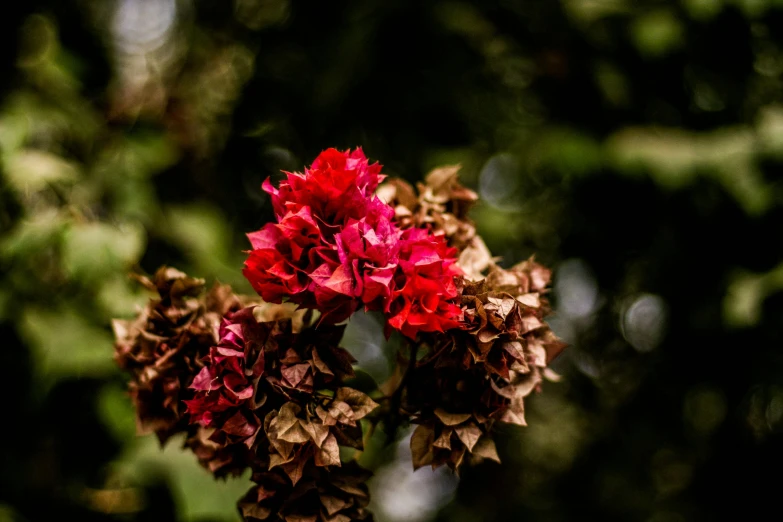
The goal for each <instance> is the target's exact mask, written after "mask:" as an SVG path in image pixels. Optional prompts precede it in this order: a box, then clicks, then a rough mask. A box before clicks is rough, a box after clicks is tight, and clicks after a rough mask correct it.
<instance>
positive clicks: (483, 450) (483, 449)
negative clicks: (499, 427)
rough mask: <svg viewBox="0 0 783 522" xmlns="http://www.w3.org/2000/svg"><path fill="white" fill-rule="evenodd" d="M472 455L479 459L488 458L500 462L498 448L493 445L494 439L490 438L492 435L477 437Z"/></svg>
mask: <svg viewBox="0 0 783 522" xmlns="http://www.w3.org/2000/svg"><path fill="white" fill-rule="evenodd" d="M473 456H474V457H478V458H479V459H489V460H494V461H495V462H500V457H499V456H498V450H497V448H496V447H495V441H494V440H492V437H490V436H489V435H485V436H484V437H482V438H481V439H479V441H478V443H476V445H475V446H474V448H473Z"/></svg>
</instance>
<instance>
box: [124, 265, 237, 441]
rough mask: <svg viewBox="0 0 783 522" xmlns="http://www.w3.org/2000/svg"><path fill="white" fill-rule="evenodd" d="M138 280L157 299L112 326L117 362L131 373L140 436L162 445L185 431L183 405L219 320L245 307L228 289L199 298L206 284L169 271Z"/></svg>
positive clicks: (214, 290)
mask: <svg viewBox="0 0 783 522" xmlns="http://www.w3.org/2000/svg"><path fill="white" fill-rule="evenodd" d="M139 280H140V282H141V283H142V284H143V285H144V286H145V287H147V288H148V289H149V290H151V291H154V292H156V293H157V294H158V299H152V300H150V302H149V304H148V305H147V306H146V307H145V308H144V309H143V310H141V312H140V313H139V315H138V316H137V317H136V319H134V320H132V321H122V320H118V319H116V320H114V321H113V323H112V326H113V328H114V334H115V337H116V339H117V342H116V343H115V360H116V361H117V364H118V365H119V366H120V367H121V368H123V369H125V370H127V371H128V372H129V373H130V374H131V380H130V384H129V389H130V395H131V398H132V400H133V403H134V406H135V409H136V424H137V427H138V431H139V432H140V433H153V432H154V433H155V434H156V435H157V436H158V438H159V439H160V441H161V443H164V442H166V440H168V439H169V437H171V436H172V435H173V434H175V433H178V432H180V431H184V430H185V429H186V428H187V422H186V421H185V420H184V419H183V412H184V407H183V404H182V400H183V399H187V398H189V397H190V391H189V390H188V386H189V385H190V381H191V380H192V379H193V376H194V375H195V374H196V373H198V371H199V370H200V368H201V366H202V362H201V358H202V357H203V356H204V355H206V353H207V352H208V351H209V348H210V346H212V345H213V344H214V343H215V341H216V340H217V330H218V324H219V323H220V320H221V317H222V316H223V315H224V314H225V313H227V312H229V311H231V310H235V309H238V308H239V307H240V306H241V305H240V301H239V298H237V296H235V295H234V294H232V293H231V289H230V288H229V287H228V286H224V285H215V286H214V287H213V288H212V290H211V291H210V292H209V294H208V295H207V296H206V298H203V297H202V298H198V296H200V295H201V294H202V293H203V290H204V280H202V279H193V278H191V277H188V276H187V275H186V274H184V273H182V272H180V271H178V270H176V269H174V268H170V267H162V268H160V269H159V270H158V271H157V272H156V273H155V276H154V277H153V278H152V279H148V278H146V277H142V278H139Z"/></svg>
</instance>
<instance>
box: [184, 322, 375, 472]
mask: <svg viewBox="0 0 783 522" xmlns="http://www.w3.org/2000/svg"><path fill="white" fill-rule="evenodd" d="M254 311H255V307H248V308H243V309H241V310H238V311H236V312H233V313H229V314H228V315H226V317H225V318H224V319H223V322H222V324H221V326H220V340H219V342H218V343H217V344H216V345H215V346H213V347H212V348H211V349H210V352H209V354H208V356H207V357H205V359H204V361H203V362H204V367H203V368H202V369H201V370H200V372H199V373H198V375H196V377H195V378H194V379H193V382H192V384H191V388H192V389H193V390H194V391H195V394H194V397H193V398H192V399H191V400H188V401H185V404H186V405H187V413H188V414H189V416H190V422H192V423H197V424H199V425H200V426H201V427H202V428H204V429H207V430H210V436H209V439H208V440H209V441H210V442H212V443H214V444H216V445H217V447H219V448H221V449H225V450H226V451H224V452H223V454H222V455H220V457H222V456H224V455H225V454H226V453H230V454H231V455H233V456H234V457H235V458H238V459H240V460H237V461H234V462H232V463H231V465H232V467H233V468H235V469H236V468H238V469H243V467H244V466H251V467H253V469H259V468H260V469H273V468H276V467H278V466H279V467H280V469H282V470H283V471H284V472H285V474H286V475H287V476H288V478H289V479H290V481H291V482H292V484H293V485H295V484H296V483H297V482H298V480H299V479H300V478H301V476H302V473H303V470H304V469H305V467H306V466H307V465H308V463H310V462H311V461H312V462H313V463H314V464H315V466H317V467H324V466H339V465H340V456H339V444H344V445H346V444H347V445H352V446H361V430H360V428H359V426H358V424H357V422H356V421H358V420H359V419H361V418H363V417H364V416H365V415H367V414H368V413H369V412H370V411H372V410H373V409H374V408H375V407H376V406H377V404H375V402H373V400H372V399H370V398H369V397H368V396H367V395H365V394H364V393H362V392H359V391H357V390H353V389H351V388H347V387H344V386H342V383H343V381H344V380H345V379H346V378H349V377H351V376H352V375H353V369H352V366H351V364H352V363H353V362H354V359H353V357H352V356H351V355H350V354H349V353H348V352H347V351H345V350H344V349H343V348H340V347H339V346H338V343H339V341H340V338H341V337H342V331H343V329H344V327H340V326H320V327H319V328H317V329H315V328H313V327H312V326H310V325H306V326H305V327H304V328H303V329H302V330H301V331H299V332H295V331H294V330H293V327H292V322H291V320H290V319H281V320H276V321H259V320H258V319H257V317H256V316H255V315H254ZM207 457H208V458H209V457H212V455H207ZM204 464H205V465H207V466H208V467H209V468H210V469H213V470H214V469H217V468H218V466H217V464H212V465H211V463H210V461H207V462H204ZM220 464H222V460H221V461H220Z"/></svg>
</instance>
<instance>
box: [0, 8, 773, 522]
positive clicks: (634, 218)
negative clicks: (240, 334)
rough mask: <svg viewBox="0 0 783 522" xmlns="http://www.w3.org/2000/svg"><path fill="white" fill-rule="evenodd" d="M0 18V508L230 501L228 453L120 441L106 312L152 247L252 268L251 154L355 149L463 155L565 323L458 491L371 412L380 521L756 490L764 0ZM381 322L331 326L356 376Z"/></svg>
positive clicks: (702, 516)
mask: <svg viewBox="0 0 783 522" xmlns="http://www.w3.org/2000/svg"><path fill="white" fill-rule="evenodd" d="M2 23H3V24H4V25H3V30H2V31H0V34H1V35H2V38H4V39H5V40H4V42H3V43H4V45H2V46H0V67H1V68H2V74H0V93H2V94H1V96H2V98H1V99H0V165H1V168H0V179H2V185H1V186H0V267H2V270H1V271H0V333H2V335H3V337H2V339H3V340H2V348H0V363H2V364H3V366H2V367H3V368H4V369H5V370H6V371H5V374H7V375H10V379H8V378H5V379H3V380H2V381H0V382H2V384H1V385H0V388H1V389H2V390H3V391H4V392H5V393H4V395H3V396H4V397H6V398H7V409H8V411H7V412H6V416H5V420H4V423H3V424H4V428H5V429H4V430H2V432H3V434H2V435H1V436H0V437H2V439H1V440H0V442H1V443H2V446H0V447H2V449H0V464H2V465H1V466H0V520H52V519H54V518H55V516H56V517H57V518H61V517H65V518H69V517H74V518H75V519H78V520H105V519H107V518H108V519H123V520H183V521H190V520H236V519H237V515H236V513H235V511H234V502H235V500H236V498H238V497H239V496H240V495H241V494H242V493H243V492H244V491H245V489H246V487H247V477H244V478H243V479H240V480H236V481H229V482H226V483H215V482H214V481H213V480H212V479H211V478H210V477H209V475H208V474H207V473H206V472H205V471H203V470H200V469H199V468H198V465H197V464H196V461H195V459H194V458H193V457H192V455H190V454H188V453H184V452H182V451H180V449H179V442H178V441H172V442H171V443H169V445H168V446H167V447H166V448H165V450H163V451H160V450H159V449H158V447H157V442H156V441H154V440H151V439H150V438H138V437H136V436H135V427H134V425H133V414H132V411H131V409H130V403H129V401H128V400H127V397H126V396H125V395H124V377H123V376H122V375H121V374H120V373H119V372H118V371H117V370H116V369H115V367H114V364H113V362H112V348H111V344H112V338H111V331H110V328H109V322H110V319H111V318H112V317H127V316H131V315H132V314H133V313H134V311H135V309H136V307H138V306H139V305H141V304H143V303H144V302H145V300H146V299H147V298H148V295H146V294H145V293H144V292H142V291H141V290H140V289H139V288H138V287H137V286H136V285H134V284H133V282H132V281H131V280H130V279H129V278H128V277H127V275H128V273H129V272H131V271H139V270H141V271H147V272H150V271H153V270H154V269H155V268H156V267H157V266H158V265H160V264H163V263H167V264H172V265H174V266H177V267H179V268H181V269H183V270H186V271H188V272H190V273H192V274H194V275H198V276H203V277H206V278H207V279H208V280H214V279H218V280H220V281H222V282H226V283H230V284H232V285H234V287H235V288H236V289H237V290H238V291H240V292H246V293H249V292H250V288H249V286H248V285H247V283H245V282H244V280H243V278H242V276H241V271H240V268H241V265H242V261H243V253H242V250H243V249H244V248H246V244H245V240H244V238H243V233H244V232H246V231H250V230H254V229H257V228H258V227H260V226H261V225H262V224H263V223H264V222H266V221H267V220H269V219H270V218H271V209H270V206H269V204H268V202H267V199H266V197H265V196H264V194H263V193H262V192H261V191H260V188H259V187H260V183H261V181H262V180H263V179H264V178H266V177H267V176H271V177H272V178H273V179H274V178H276V177H277V176H279V175H280V174H279V172H280V170H298V169H301V168H302V166H303V165H304V164H305V163H307V162H309V161H310V160H311V159H312V158H313V157H314V156H315V155H316V154H317V153H318V152H319V151H320V150H321V149H323V148H326V147H329V146H337V147H340V148H347V147H354V146H357V145H361V146H363V147H364V149H365V152H366V153H367V155H368V156H369V157H371V158H373V159H377V160H379V161H380V162H382V163H383V164H384V165H385V171H386V173H387V174H390V175H398V176H402V177H405V178H407V179H409V180H411V181H415V180H418V179H420V178H421V177H422V175H423V174H424V173H425V172H427V170H428V169H430V168H433V167H435V166H437V165H442V164H449V163H461V164H462V166H463V169H462V173H461V175H462V179H463V181H464V183H465V184H467V185H469V186H471V187H473V188H476V189H477V190H478V192H479V193H480V195H481V197H482V202H481V203H480V204H479V205H478V206H477V207H476V209H475V210H474V213H473V217H474V219H475V220H476V222H477V224H478V228H479V232H480V233H481V234H482V235H483V236H484V238H485V240H486V242H487V244H488V245H489V247H490V249H491V250H492V251H493V253H494V254H496V255H499V256H502V258H503V260H504V261H503V262H504V263H513V262H515V261H517V260H520V259H522V258H525V257H527V256H529V255H531V254H533V253H537V256H538V259H539V260H541V261H543V262H545V263H549V264H553V265H554V266H555V268H556V269H557V271H556V283H555V291H554V294H553V295H554V298H555V301H556V305H557V310H558V313H557V315H556V316H555V317H554V318H553V319H552V324H553V327H554V328H555V329H556V330H557V331H558V332H559V333H560V334H561V335H562V336H563V337H564V338H566V340H568V341H569V342H571V343H572V347H571V348H570V349H569V350H568V351H567V352H566V353H565V354H564V355H563V356H562V357H561V358H560V359H559V360H558V362H557V365H556V369H557V370H558V371H559V372H561V373H562V374H563V379H562V380H561V381H560V382H559V383H557V384H554V383H548V384H546V386H545V389H544V392H545V393H543V394H542V395H540V396H537V397H535V398H534V399H533V400H532V401H531V404H530V412H529V415H528V422H529V423H530V426H529V427H528V428H526V429H524V430H512V429H508V430H506V431H505V432H504V433H503V443H502V444H501V447H500V450H501V456H502V457H503V460H504V465H503V466H501V467H495V466H493V465H484V466H481V467H478V468H475V469H470V470H468V471H467V472H466V473H465V474H464V476H463V477H462V482H461V484H460V486H459V487H458V488H457V491H456V497H454V498H452V496H453V495H452V493H453V490H454V487H455V484H454V482H453V481H451V480H450V479H449V477H444V476H443V474H436V475H427V474H428V473H429V471H427V470H422V471H419V472H417V473H416V474H415V475H413V474H411V473H410V472H408V471H405V470H404V469H403V468H399V465H398V464H399V463H398V460H397V459H400V460H404V459H405V457H406V455H405V444H404V442H402V443H401V444H400V445H398V446H391V447H388V446H385V445H384V444H383V439H384V434H382V433H378V434H376V435H375V436H374V438H373V439H371V440H370V442H369V449H368V451H366V452H365V454H363V455H362V459H363V461H364V462H365V463H366V464H368V465H370V466H372V467H374V468H376V470H377V472H378V479H377V481H376V483H375V484H376V485H377V487H381V486H383V487H386V488H393V487H394V488H398V489H395V490H394V492H393V493H389V492H381V493H380V494H379V492H378V491H376V492H375V495H376V499H378V500H377V501H376V511H377V513H378V518H379V519H381V520H382V521H389V522H391V521H394V520H400V519H407V520H425V519H427V518H431V517H439V518H440V519H442V520H452V521H465V522H468V521H473V520H482V521H483V520H498V521H504V520H509V521H510V520H518V519H520V518H522V519H530V520H547V521H556V520H571V519H576V518H577V517H579V518H584V517H588V518H596V519H601V520H624V521H625V520H640V521H641V520H644V521H655V522H662V521H669V520H672V521H674V520H715V519H721V518H722V517H723V516H724V515H725V513H727V512H728V510H730V509H735V508H739V507H741V508H742V509H743V510H744V512H745V513H746V515H747V516H748V517H751V516H753V514H754V513H756V512H759V513H761V512H763V511H764V510H766V509H774V508H775V507H776V505H777V504H776V502H775V501H776V489H775V488H776V485H777V481H776V480H774V479H773V480H771V481H767V480H766V479H765V478H763V477H764V475H765V474H771V475H772V476H776V475H775V473H777V470H778V469H779V467H778V464H780V463H781V460H782V459H783V446H781V444H782V441H781V437H782V435H781V434H783V359H782V358H781V356H780V353H781V352H780V342H781V337H780V326H781V324H783V243H782V242H781V241H780V239H781V235H780V234H781V224H783V183H782V182H781V180H782V179H783V99H781V92H783V91H782V89H783V39H782V38H783V37H782V36H781V35H783V2H780V1H777V0H682V1H677V0H640V1H634V2H631V1H629V0H562V1H554V0H529V1H524V2H523V1H505V0H497V1H490V2H478V1H456V0H440V1H433V2H413V1H400V2H392V3H390V2H381V1H380V0H368V1H362V2H346V3H343V4H340V5H334V4H329V3H324V4H305V3H295V2H289V1H286V0H233V1H228V2H208V1H202V0H176V1H175V0H145V1H133V0H113V1H111V2H103V1H97V0H94V1H93V0H66V1H51V0H50V1H46V0H33V1H30V2H26V3H24V5H19V6H14V7H12V8H8V11H7V13H6V15H5V16H4V17H3V21H2ZM391 342H392V343H393V342H394V339H392V341H391ZM384 343H385V341H384V340H383V336H382V334H381V331H380V325H379V324H377V322H376V321H375V319H374V318H373V317H372V316H370V315H367V316H365V315H360V316H357V317H356V318H355V319H354V320H353V321H352V323H351V324H350V326H349V332H348V334H347V336H346V340H345V344H346V346H347V347H348V348H349V349H351V350H352V351H354V353H355V354H356V356H357V357H358V359H359V364H360V367H361V368H362V370H363V371H364V372H366V375H367V376H370V377H372V378H374V379H375V380H376V381H382V380H383V379H384V378H385V377H386V376H388V374H389V372H390V371H391V369H392V368H393V363H394V360H393V350H391V348H392V347H391V346H389V345H385V344H384ZM384 346H385V349H384ZM362 375H365V374H362ZM368 378H369V377H368ZM395 466H397V467H395ZM400 505H407V506H412V507H411V508H410V510H409V511H404V510H403V511H400V509H401V508H400ZM395 506H396V507H395ZM437 507H442V508H443V509H442V510H441V511H440V514H438V513H437V510H436V508H437Z"/></svg>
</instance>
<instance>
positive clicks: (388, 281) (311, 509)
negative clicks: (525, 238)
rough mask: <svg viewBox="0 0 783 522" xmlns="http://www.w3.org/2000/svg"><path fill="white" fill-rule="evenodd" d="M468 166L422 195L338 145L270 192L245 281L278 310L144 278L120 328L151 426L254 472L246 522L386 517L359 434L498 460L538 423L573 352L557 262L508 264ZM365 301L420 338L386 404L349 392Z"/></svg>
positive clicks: (215, 464)
mask: <svg viewBox="0 0 783 522" xmlns="http://www.w3.org/2000/svg"><path fill="white" fill-rule="evenodd" d="M458 170H459V169H458V167H443V168H440V169H436V170H434V171H433V172H431V173H430V174H429V175H428V176H427V177H426V180H425V182H424V183H420V184H418V186H417V189H414V188H413V187H412V186H411V185H409V184H407V183H405V182H403V181H401V180H389V181H386V182H384V183H383V184H381V182H383V181H384V176H383V175H382V174H381V167H380V165H378V164H377V163H376V164H370V163H369V162H368V160H367V158H366V157H365V156H364V154H363V153H362V151H361V149H357V150H354V151H345V152H340V151H337V150H335V149H329V150H326V151H324V152H323V153H321V154H320V155H319V156H318V158H316V159H315V161H314V162H313V163H312V165H311V166H310V167H309V168H306V169H305V170H304V173H287V175H286V178H285V179H284V180H283V181H282V182H280V183H279V185H278V186H277V187H275V186H274V185H272V183H270V182H269V180H267V181H266V182H264V184H263V189H264V190H265V191H266V192H267V193H268V194H269V195H270V196H271V200H272V207H273V209H274V213H275V222H274V223H268V224H266V225H265V226H264V227H263V228H261V229H260V230H258V231H256V232H253V233H251V234H248V238H249V239H250V243H251V245H252V250H251V251H249V252H248V257H247V260H246V261H245V267H244V271H243V273H244V275H245V277H246V278H247V279H248V281H249V282H250V283H251V285H252V287H253V288H254V289H255V290H256V292H257V293H258V294H259V295H260V296H261V298H262V299H263V301H260V300H259V299H258V298H249V297H243V296H238V295H235V294H233V293H232V292H231V289H230V288H229V287H227V286H222V285H215V286H214V287H213V289H212V290H211V291H210V292H209V293H208V294H207V295H206V296H205V297H201V295H202V290H203V286H204V282H203V281H202V280H198V279H192V278H190V277H188V276H186V275H185V274H183V273H181V272H179V271H177V270H175V269H172V268H166V267H164V268H161V269H160V270H159V271H158V272H157V273H156V274H155V276H154V278H152V279H147V278H140V279H141V281H142V283H144V284H145V286H147V287H148V288H150V289H151V290H154V291H156V292H157V293H158V298H157V299H153V300H151V301H150V303H149V304H148V305H147V307H146V308H144V309H143V310H141V311H140V313H139V316H138V317H137V318H136V319H135V320H133V321H115V323H114V328H115V333H116V337H117V342H116V359H117V362H118V363H119V365H120V366H121V367H122V368H124V369H126V370H128V371H129V372H130V374H131V383H130V393H131V397H132V399H133V401H134V404H135V407H136V412H137V416H138V425H139V431H141V432H155V433H156V434H157V435H158V437H159V438H160V440H161V442H165V440H167V439H168V438H169V437H171V436H172V435H174V434H176V433H184V434H185V447H187V448H189V449H190V450H192V451H193V453H194V454H195V455H196V457H197V458H198V460H199V462H200V463H201V464H202V465H203V466H204V467H206V468H207V469H209V470H210V471H211V472H212V473H213V474H214V475H215V477H225V476H228V475H239V474H241V473H243V472H244V471H246V470H248V469H250V470H251V471H252V480H253V482H254V485H253V487H252V488H251V489H250V491H248V493H247V494H246V495H245V496H244V497H243V498H242V499H241V500H240V501H239V505H238V507H239V511H240V513H241V515H242V517H243V518H244V519H245V520H247V521H268V522H301V521H309V522H335V521H339V522H350V521H352V520H371V519H372V516H371V515H370V513H369V512H368V511H367V509H366V506H367V504H368V501H369V496H368V489H367V486H366V484H365V482H366V480H367V478H368V477H369V472H368V471H367V470H364V469H362V468H361V467H359V466H358V464H357V463H356V462H350V463H344V462H342V460H341V447H342V449H347V448H355V449H362V448H363V441H364V436H363V433H362V424H365V425H368V424H369V425H370V426H371V427H374V426H375V425H376V424H377V423H378V422H379V421H382V422H383V425H384V431H385V432H386V433H387V434H389V435H392V436H393V435H394V434H395V433H396V430H397V428H398V427H399V426H400V425H402V424H405V423H413V424H415V425H416V428H415V430H414V432H413V434H412V436H411V450H412V452H411V453H412V460H413V467H414V468H419V467H422V466H428V465H429V466H432V467H433V468H435V467H438V466H441V465H448V466H449V467H451V468H452V469H453V470H455V471H459V469H460V466H461V465H462V464H463V463H464V462H467V461H473V462H475V461H481V460H485V459H489V460H495V461H498V460H499V458H498V453H497V450H496V447H495V442H494V439H493V434H494V426H495V423H497V422H505V423H511V424H517V425H524V424H525V416H524V413H525V404H524V402H525V399H526V398H527V397H528V396H529V395H530V394H531V393H532V392H533V391H535V390H539V389H540V387H541V383H542V380H543V378H544V377H546V376H550V377H552V376H553V375H554V374H552V372H551V371H550V370H548V368H547V365H548V364H549V362H550V361H551V360H552V359H553V358H554V357H555V356H557V354H558V353H559V352H560V351H561V350H562V349H563V348H564V347H565V345H564V344H563V343H562V342H561V341H560V340H559V339H557V337H556V336H555V334H554V333H553V332H552V331H551V330H550V329H549V326H548V325H547V324H546V322H545V318H546V316H547V315H548V314H550V313H551V309H550V306H549V303H548V301H547V298H546V294H547V292H548V289H547V286H548V284H549V280H550V278H551V272H550V270H549V269H547V268H545V267H544V266H542V265H540V264H538V263H536V262H535V261H534V260H533V259H532V258H531V259H529V260H527V261H525V262H523V263H520V264H518V265H516V266H514V267H512V268H510V269H503V268H500V267H499V266H498V265H497V264H496V263H495V261H496V259H494V258H492V256H491V254H490V253H489V250H488V249H487V247H486V245H485V244H484V242H483V241H482V239H481V237H480V236H479V235H478V234H477V233H476V227H475V224H474V223H473V222H472V221H471V220H470V219H469V218H468V215H467V212H468V210H469V208H470V207H471V205H472V204H473V203H474V202H475V201H476V199H477V195H476V194H475V193H474V192H472V191H470V190H469V189H467V188H465V187H463V186H462V185H460V183H459V181H458V179H457V172H458ZM360 308H364V309H365V310H368V311H377V312H380V313H381V314H382V315H383V317H384V320H385V328H386V334H387V336H389V335H391V333H392V332H393V331H399V332H401V334H402V335H403V336H404V337H405V338H407V344H406V348H404V349H403V351H401V352H400V354H399V355H398V360H399V361H400V366H399V368H398V371H397V372H396V373H395V375H394V377H392V378H391V379H390V380H389V382H387V383H385V384H384V385H383V386H377V385H372V386H370V387H368V388H367V389H373V390H375V391H372V392H371V393H373V394H376V393H377V394H379V395H380V394H386V396H385V397H383V399H382V400H380V399H379V402H380V403H382V406H379V404H378V403H376V402H375V401H374V400H373V399H372V398H370V396H369V395H368V394H367V393H365V392H363V391H360V390H357V389H354V388H353V387H351V382H352V381H351V379H353V378H355V377H356V376H355V375H354V369H353V364H354V362H355V360H354V358H353V357H352V356H351V354H350V353H349V352H348V351H347V350H345V349H344V348H342V347H340V343H341V339H342V337H343V333H344V330H345V325H341V324H339V323H342V322H343V321H344V320H346V319H348V318H350V317H351V315H352V314H353V313H354V312H356V311H357V310H359V309H360ZM406 349H407V350H409V351H408V353H407V360H406V356H405V355H404V354H405V351H404V350H406ZM357 382H359V380H357ZM365 384H366V383H365ZM362 389H363V390H365V388H364V387H362ZM376 398H377V397H376ZM373 440H375V439H373Z"/></svg>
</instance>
